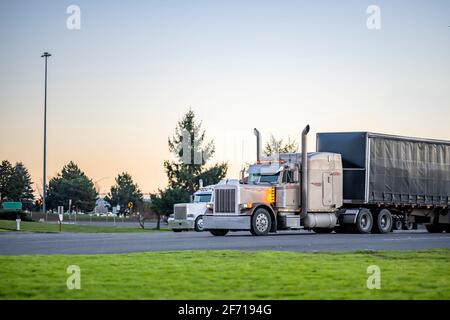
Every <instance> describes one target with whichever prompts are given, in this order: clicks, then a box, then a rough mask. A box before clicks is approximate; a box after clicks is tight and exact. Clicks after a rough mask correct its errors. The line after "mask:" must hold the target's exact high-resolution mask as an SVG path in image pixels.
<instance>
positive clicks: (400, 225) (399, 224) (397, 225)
mask: <svg viewBox="0 0 450 320" xmlns="http://www.w3.org/2000/svg"><path fill="white" fill-rule="evenodd" d="M392 229H394V230H402V229H403V222H402V220H400V219H395V220H394V225H393V227H392Z"/></svg>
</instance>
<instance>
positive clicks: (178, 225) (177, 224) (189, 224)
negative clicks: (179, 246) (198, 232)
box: [167, 219, 194, 229]
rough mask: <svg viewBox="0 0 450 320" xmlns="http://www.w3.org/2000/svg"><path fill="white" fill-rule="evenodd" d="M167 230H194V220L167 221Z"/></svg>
mask: <svg viewBox="0 0 450 320" xmlns="http://www.w3.org/2000/svg"><path fill="white" fill-rule="evenodd" d="M167 224H168V227H169V229H194V220H176V219H169V221H167Z"/></svg>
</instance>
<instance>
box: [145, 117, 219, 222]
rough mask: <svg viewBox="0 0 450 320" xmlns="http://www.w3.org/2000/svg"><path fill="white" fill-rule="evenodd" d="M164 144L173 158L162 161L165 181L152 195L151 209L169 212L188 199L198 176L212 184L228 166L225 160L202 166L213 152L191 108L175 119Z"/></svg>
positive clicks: (197, 186)
mask: <svg viewBox="0 0 450 320" xmlns="http://www.w3.org/2000/svg"><path fill="white" fill-rule="evenodd" d="M168 144H169V151H171V152H172V153H173V154H174V156H175V158H176V161H169V160H166V161H164V169H165V171H166V174H167V177H168V180H169V185H168V187H167V188H166V189H164V190H161V189H160V190H158V192H157V193H156V194H154V195H152V201H153V207H154V210H155V211H156V212H157V213H159V214H163V215H168V214H170V213H172V211H173V205H174V204H175V203H180V202H187V201H189V198H190V195H191V194H193V193H194V192H195V191H197V190H198V188H199V180H200V179H203V183H204V185H211V184H216V183H218V182H219V181H220V180H221V179H223V178H224V177H225V175H226V173H227V170H228V164H227V163H216V164H214V165H213V166H211V167H209V168H208V167H206V163H207V161H208V160H210V159H211V158H212V156H213V155H214V152H215V147H214V142H213V141H212V140H211V141H208V140H207V139H206V133H205V131H204V130H202V123H201V122H198V121H197V119H196V116H195V113H194V112H193V111H192V110H189V111H188V112H187V113H186V114H185V115H184V116H183V118H182V119H181V120H180V121H179V122H178V124H177V126H176V128H175V134H174V135H173V137H172V138H169V141H168Z"/></svg>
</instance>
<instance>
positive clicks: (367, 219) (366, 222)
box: [353, 209, 373, 233]
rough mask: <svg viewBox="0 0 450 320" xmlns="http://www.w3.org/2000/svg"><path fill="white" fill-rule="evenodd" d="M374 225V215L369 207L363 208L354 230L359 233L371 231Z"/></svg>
mask: <svg viewBox="0 0 450 320" xmlns="http://www.w3.org/2000/svg"><path fill="white" fill-rule="evenodd" d="M372 226H373V217H372V213H370V210H369V209H361V211H360V212H359V214H358V217H357V218H356V223H355V225H354V227H353V228H354V231H356V232H358V233H370V231H371V230H372Z"/></svg>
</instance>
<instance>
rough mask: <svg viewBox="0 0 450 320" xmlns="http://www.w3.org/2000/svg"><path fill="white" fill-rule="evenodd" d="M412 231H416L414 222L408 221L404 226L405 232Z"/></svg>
mask: <svg viewBox="0 0 450 320" xmlns="http://www.w3.org/2000/svg"><path fill="white" fill-rule="evenodd" d="M412 229H414V222H411V221H406V222H405V223H404V224H403V230H412Z"/></svg>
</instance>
